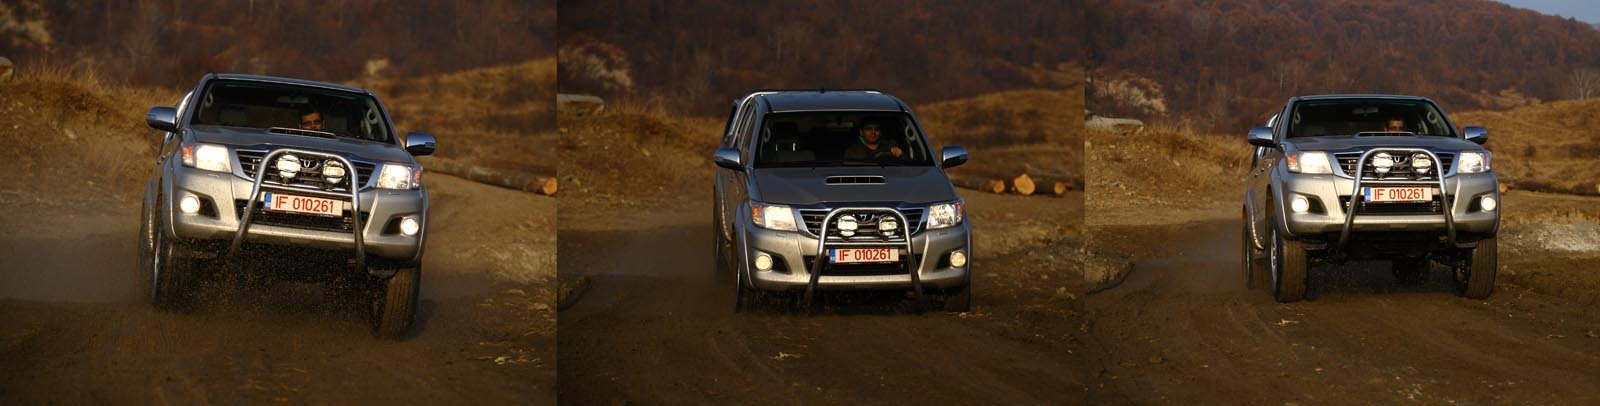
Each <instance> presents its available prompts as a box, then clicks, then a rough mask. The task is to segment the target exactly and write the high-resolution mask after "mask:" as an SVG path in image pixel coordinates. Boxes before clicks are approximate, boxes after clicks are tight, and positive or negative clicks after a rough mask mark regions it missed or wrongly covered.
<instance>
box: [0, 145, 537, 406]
mask: <svg viewBox="0 0 1600 406" xmlns="http://www.w3.org/2000/svg"><path fill="white" fill-rule="evenodd" d="M426 182H427V184H428V185H429V188H430V191H431V195H432V196H431V197H432V201H433V212H432V214H433V216H434V217H433V218H432V219H431V221H430V236H429V237H430V238H429V241H428V251H427V255H426V258H425V262H424V265H423V266H424V270H423V284H422V299H421V301H422V303H421V307H420V310H419V314H418V325H417V327H416V328H415V329H414V336H413V337H410V338H408V339H406V340H404V341H398V342H393V341H381V340H377V339H374V338H372V337H371V336H370V335H369V333H368V330H367V327H366V324H365V319H364V313H363V310H362V309H363V307H362V306H363V304H362V302H361V300H362V299H361V298H359V297H358V296H355V295H353V294H350V293H344V294H338V293H335V294H329V292H337V290H329V289H327V286H329V285H328V283H327V281H318V280H310V281H306V280H300V279H283V278H274V277H271V275H270V274H271V273H272V272H270V268H271V267H272V266H273V265H271V264H281V263H282V262H276V261H277V260H267V259H259V258H258V259H255V261H257V262H258V263H259V264H267V265H266V266H263V267H257V268H268V269H267V270H266V271H263V270H261V269H254V270H253V273H252V274H251V276H246V277H232V278H217V279H213V280H208V281H207V282H206V283H205V284H203V285H202V287H203V291H202V294H201V297H202V298H204V299H203V302H202V303H201V304H200V305H199V306H198V308H197V309H196V310H194V311H193V312H191V313H188V314H173V313H163V312H158V311H155V310H153V309H151V307H150V306H149V305H148V304H147V303H146V302H145V301H144V300H145V297H144V293H143V292H142V291H141V285H140V283H139V280H138V279H137V278H138V277H140V276H141V275H138V274H137V270H136V269H135V267H136V266H135V263H136V262H137V261H136V259H137V248H136V247H137V245H136V239H135V235H136V234H137V231H138V205H137V204H134V205H131V206H130V205H127V204H125V202H103V201H92V200H83V199H76V200H74V199H69V200H53V199H52V198H51V197H50V196H42V195H33V194H29V193H28V192H20V191H5V192H4V193H0V199H3V203H4V207H5V208H6V209H5V210H6V215H5V217H4V218H0V229H4V230H6V232H5V233H4V235H0V247H4V248H3V251H0V264H3V265H0V365H4V366H5V368H3V371H0V404H46V403H68V404H100V403H123V402H130V401H131V402H135V403H140V402H145V403H153V404H168V403H171V404H194V403H224V404H228V403H240V402H290V403H305V402H318V403H333V404H349V403H375V402H403V403H491V404H494V403H519V404H529V403H532V404H548V403H553V402H554V400H555V399H554V394H555V376H554V375H555V371H554V368H553V365H554V364H555V351H554V344H555V319H554V318H555V317H554V316H555V314H554V310H553V297H554V294H553V291H552V289H551V288H550V283H549V281H550V280H552V279H553V276H554V275H553V273H554V272H553V271H554V257H553V254H554V249H555V247H554V245H555V244H554V237H555V236H554V219H555V204H554V201H553V200H552V199H549V198H544V197H537V196H532V195H528V194H524V193H519V192H513V191H509V190H504V189H498V188H494V187H489V186H484V185H480V184H475V183H470V182H466V181H463V180H460V179H457V178H452V177H449V176H443V175H437V174H435V175H431V176H429V177H428V179H427V180H426Z"/></svg>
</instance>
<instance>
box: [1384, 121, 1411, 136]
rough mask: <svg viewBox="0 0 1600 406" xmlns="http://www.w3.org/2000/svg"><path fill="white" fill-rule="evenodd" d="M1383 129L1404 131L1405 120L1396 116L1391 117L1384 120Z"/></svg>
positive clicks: (1397, 131)
mask: <svg viewBox="0 0 1600 406" xmlns="http://www.w3.org/2000/svg"><path fill="white" fill-rule="evenodd" d="M1383 131H1386V132H1391V133H1399V132H1406V121H1405V120H1401V119H1398V118H1391V119H1389V121H1387V122H1384V125H1383Z"/></svg>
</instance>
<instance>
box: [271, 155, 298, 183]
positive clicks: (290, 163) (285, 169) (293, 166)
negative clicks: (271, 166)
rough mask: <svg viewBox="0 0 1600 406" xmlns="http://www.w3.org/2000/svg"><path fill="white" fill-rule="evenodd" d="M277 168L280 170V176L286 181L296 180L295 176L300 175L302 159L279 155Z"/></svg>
mask: <svg viewBox="0 0 1600 406" xmlns="http://www.w3.org/2000/svg"><path fill="white" fill-rule="evenodd" d="M276 167H277V168H278V176H282V177H283V178H284V179H294V175H296V174H299V173H300V158H299V157H296V156H294V154H283V155H279V156H278V162H277V164H276Z"/></svg>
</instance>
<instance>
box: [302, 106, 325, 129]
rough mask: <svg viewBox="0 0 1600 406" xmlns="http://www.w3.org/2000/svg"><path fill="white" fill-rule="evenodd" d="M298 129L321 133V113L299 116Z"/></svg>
mask: <svg viewBox="0 0 1600 406" xmlns="http://www.w3.org/2000/svg"><path fill="white" fill-rule="evenodd" d="M300 129H302V130H311V131H322V113H318V112H315V111H313V112H310V113H306V115H303V116H300Z"/></svg>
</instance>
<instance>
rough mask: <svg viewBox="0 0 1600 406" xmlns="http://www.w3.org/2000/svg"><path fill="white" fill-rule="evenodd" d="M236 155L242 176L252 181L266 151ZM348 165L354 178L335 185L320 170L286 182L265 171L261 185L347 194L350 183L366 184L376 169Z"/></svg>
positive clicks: (372, 165) (275, 173) (373, 167)
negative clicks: (353, 167)
mask: <svg viewBox="0 0 1600 406" xmlns="http://www.w3.org/2000/svg"><path fill="white" fill-rule="evenodd" d="M236 154H237V155H238V156H239V166H240V167H241V169H243V170H244V176H245V177H248V178H250V179H251V180H254V179H255V177H256V171H257V170H259V169H260V168H261V159H262V158H264V157H266V156H267V151H252V150H239V151H238V152H236ZM304 158H313V157H304ZM315 158H322V157H315ZM319 160H324V159H319ZM350 163H351V164H352V165H355V171H353V172H354V175H355V176H354V177H353V178H352V177H350V176H346V177H345V179H341V180H340V181H339V182H338V183H337V184H332V185H330V184H329V183H328V182H327V181H326V180H325V179H323V178H322V174H321V171H320V170H318V171H317V173H315V174H306V173H301V174H300V175H298V176H295V177H294V178H293V179H288V180H287V181H285V179H284V178H283V176H282V175H280V174H279V173H278V171H271V170H269V171H267V176H266V179H263V180H262V181H261V183H263V184H268V185H279V186H297V187H304V188H313V189H319V190H330V191H343V192H348V191H349V190H350V189H348V187H349V186H350V182H352V181H354V182H356V184H361V185H364V184H366V182H365V181H366V180H367V179H370V178H371V177H372V172H373V171H374V170H376V169H377V165H375V164H372V163H367V162H360V161H354V160H352V161H350Z"/></svg>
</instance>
